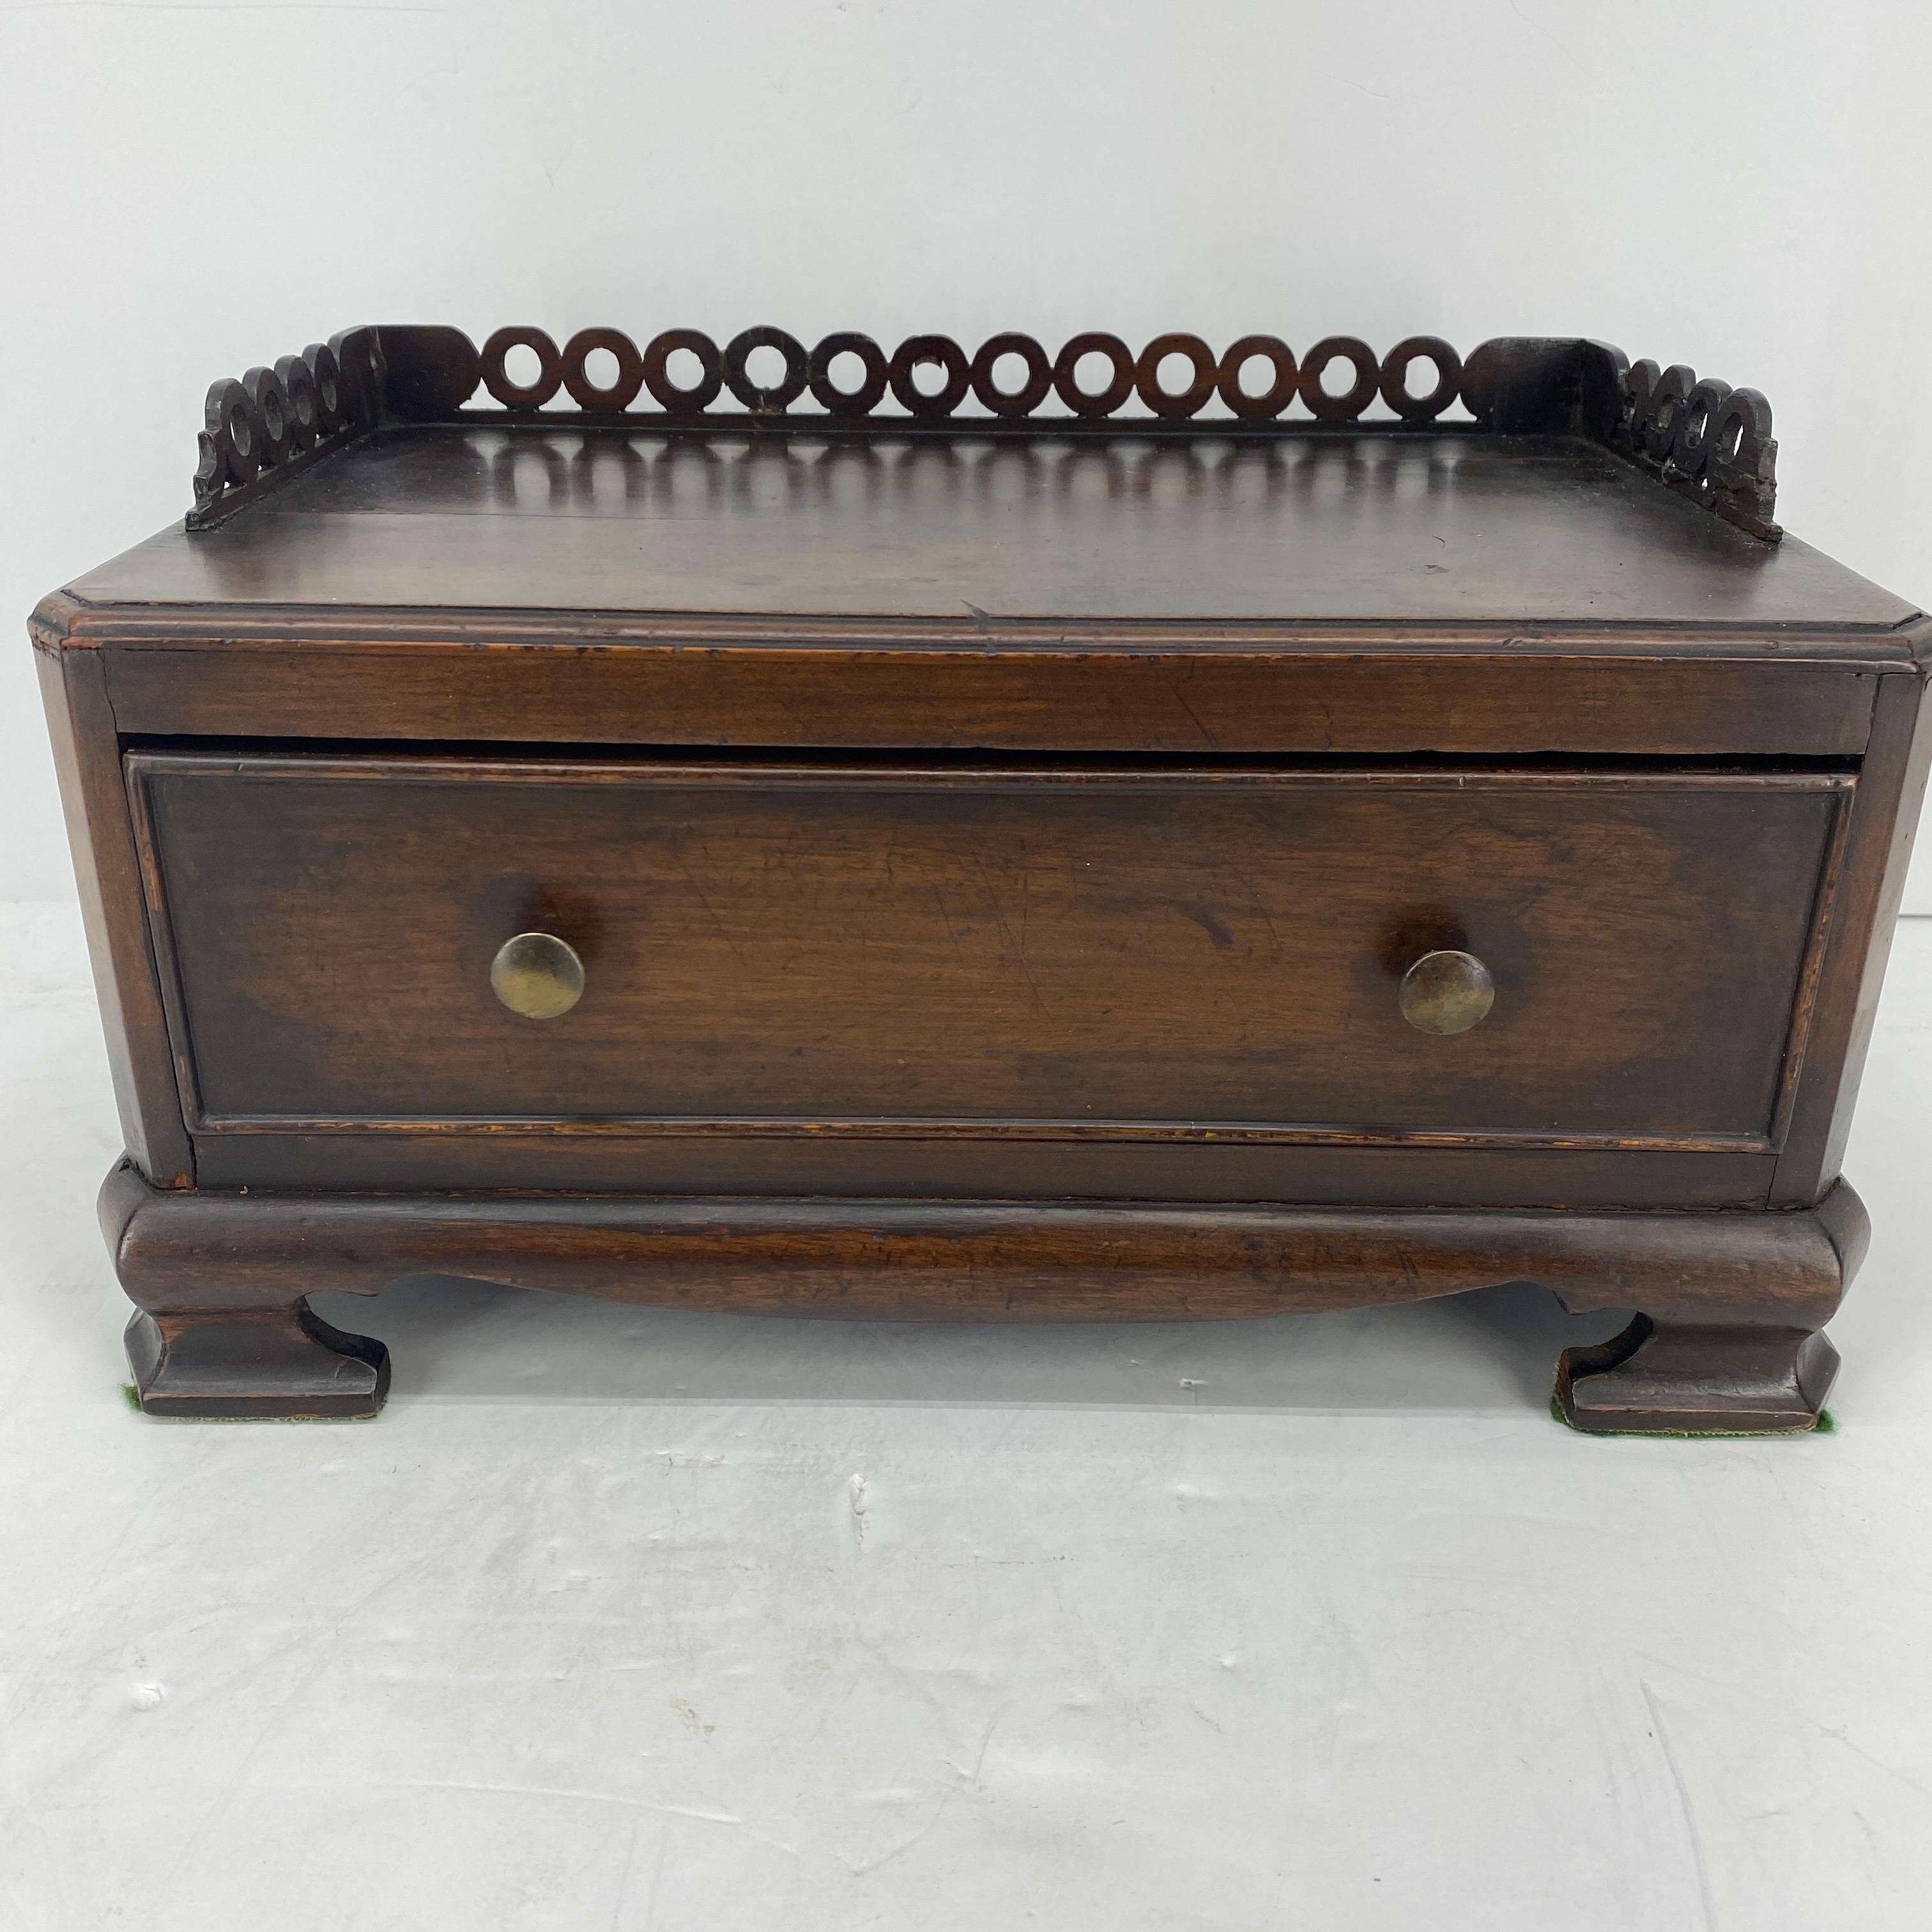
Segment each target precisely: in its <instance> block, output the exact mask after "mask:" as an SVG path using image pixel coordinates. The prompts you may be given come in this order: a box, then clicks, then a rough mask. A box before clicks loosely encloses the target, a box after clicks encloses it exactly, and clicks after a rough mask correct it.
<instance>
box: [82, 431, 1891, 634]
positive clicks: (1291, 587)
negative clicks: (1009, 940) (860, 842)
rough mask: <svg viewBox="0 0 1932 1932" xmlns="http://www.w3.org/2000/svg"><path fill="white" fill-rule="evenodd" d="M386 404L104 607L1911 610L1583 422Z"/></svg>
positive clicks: (1513, 614)
mask: <svg viewBox="0 0 1932 1932" xmlns="http://www.w3.org/2000/svg"><path fill="white" fill-rule="evenodd" d="M1121 432H1122V433H1121V434H1119V435H1118V436H1116V437H1109V438H1108V439H1107V440H1105V441H1097V440H1085V441H1082V440H1079V439H1076V438H1074V437H1054V436H1053V435H1052V434H1050V433H1044V432H1043V434H1040V435H1039V436H1037V437H1032V438H1029V439H1027V440H999V439H997V438H995V437H987V436H980V437H975V436H974V434H971V431H970V430H968V428H966V427H965V425H961V427H960V431H959V434H956V435H954V436H951V437H947V438H945V439H943V440H935V439H924V440H922V439H919V438H916V437H905V436H900V437H895V436H894V435H892V434H890V433H889V431H888V430H887V428H886V426H885V425H883V424H882V425H880V426H879V428H878V430H877V432H876V433H875V434H871V435H868V436H867V437H862V438H843V437H839V438H834V437H826V436H822V435H821V436H819V437H814V436H812V435H811V434H808V433H807V432H805V431H803V430H802V428H801V431H800V432H799V433H798V434H793V435H791V436H790V437H782V438H780V437H752V436H749V435H745V434H735V435H734V434H709V433H707V434H691V433H682V434H667V433H663V432H657V433H651V432H646V431H637V430H632V429H629V428H607V427H596V426H583V427H578V426H574V425H573V426H571V427H567V428H550V426H548V425H544V424H541V423H532V422H528V421H527V420H526V421H525V422H523V423H521V424H518V425H506V426H504V427H500V428H499V427H493V426H491V427H482V426H477V425H469V424H464V425H454V424H452V425H440V426H436V427H406V428H385V429H383V430H380V431H378V432H377V433H376V434H374V435H373V436H371V437H369V438H368V439H367V440H365V441H363V442H362V443H359V444H356V445H355V446H351V447H349V448H346V449H341V450H340V451H338V452H335V453H334V454H332V455H329V457H328V458H326V460H320V461H318V462H317V463H314V465H313V466H311V467H310V468H308V469H306V470H305V471H304V472H301V473H299V474H296V475H291V476H290V478H288V479H287V482H286V484H285V485H284V487H281V488H280V489H278V490H276V491H275V493H273V494H272V495H269V496H265V497H263V499H261V500H260V501H258V502H250V503H248V504H246V505H243V506H242V507H240V508H238V509H236V511H235V512H234V514H233V515H232V516H230V517H229V518H228V520H226V521H224V522H223V523H220V524H218V525H217V526H215V527H213V528H211V529H202V530H196V531H189V530H187V529H184V528H182V527H181V526H176V527H175V528H173V529H169V530H166V531H164V532H162V533H161V534H160V535H157V536H155V537H154V538H151V539H150V540H149V541H147V542H146V543H144V544H139V545H137V546H136V547H135V548H134V549H133V550H129V551H127V553H124V555H123V556H120V557H118V558H116V559H115V560H114V561H113V562H110V563H108V564H106V565H103V566H102V567H101V568H99V569H98V570H95V571H91V572H89V574H87V575H86V576H84V577H80V579H78V580H77V581H76V582H75V583H74V584H73V585H72V586H70V587H71V592H72V593H73V594H74V595H75V596H76V597H77V598H80V599H81V600H83V601H85V602H86V603H89V604H107V605H122V606H127V605H132V606H151V607H163V608H168V607H179V606H217V607H229V606H246V607H287V608H290V609H291V610H296V609H310V610H314V609H323V610H328V609H344V610H348V609H358V610H381V611H391V610H410V611H443V610H452V611H456V612H459V613H460V612H462V611H466V610H490V611H493V612H499V613H500V612H505V611H507V612H511V613H514V612H517V611H524V610H527V611H539V610H541V611H544V612H556V611H559V610H565V611H567V610H586V611H604V612H614V613H708V614H710V615H714V616H717V615H722V616H730V615H732V614H737V613H743V614H747V615H753V614H755V615H760V616H780V617H783V616H799V617H811V618H825V617H836V616H856V617H865V618H880V617H904V618H907V619H914V620H919V619H944V620H946V621H947V622H948V623H956V622H958V621H959V619H961V618H962V616H968V615H970V616H972V617H974V619H998V618H1014V619H1020V618H1027V619H1047V620H1049V621H1050V620H1053V619H1068V620H1088V619H1091V620H1097V621H1100V622H1109V621H1118V622H1135V621H1145V622H1185V621H1189V620H1208V621H1213V620H1219V619H1226V620H1232V621H1243V622H1269V621H1280V622H1290V623H1292V622H1309V623H1323V622H1359V623H1370V624H1373V623H1375V622H1379V621H1388V622H1400V623H1421V624H1427V623H1429V622H1446V623H1459V622H1487V623H1497V624H1504V625H1514V624H1521V625H1559V626H1561V625H1577V626H1580V627H1586V628H1592V629H1595V628H1599V627H1601V626H1603V625H1638V626H1643V625H1659V626H1669V627H1677V626H1686V625H1689V626H1695V625H1715V626H1723V627H1727V628H1728V627H1733V626H1739V625H1742V626H1748V627H1752V628H1757V627H1766V628H1777V627H1792V628H1820V627H1827V628H1829V627H1835V626H1850V627H1855V628H1866V629H1869V628H1889V627H1891V626H1893V625H1897V624H1900V623H1901V622H1905V621H1906V620H1907V619H1909V618H1911V617H1912V616H1913V615H1914V614H1915V607H1914V606H1913V605H1912V604H1909V603H1908V602H1906V601H1904V600H1903V599H1901V598H1897V597H1894V596H1893V595H1891V594H1890V593H1888V592H1885V591H1884V590H1882V589H1879V587H1878V586H1876V585H1875V584H1873V583H1870V582H1869V581H1868V580H1867V579H1865V578H1864V577H1860V576H1858V575H1857V574H1855V573H1854V572H1852V571H1849V570H1847V569H1846V568H1843V567H1842V566H1841V565H1838V564H1836V563H1835V562H1832V560H1831V559H1829V558H1827V557H1826V556H1823V555H1821V554H1820V553H1819V552H1817V550H1813V549H1811V547H1809V546H1808V545H1806V544H1803V543H1801V542H1799V541H1796V539H1794V538H1786V540H1785V541H1783V542H1781V543H1777V544H1771V543H1766V542H1764V541H1760V540H1759V539H1757V538H1754V537H1753V536H1751V535H1748V534H1747V533H1746V532H1744V531H1742V530H1741V529H1736V528H1733V526H1731V525H1730V524H1729V523H1725V522H1724V521H1722V520H1720V519H1718V518H1716V517H1712V516H1710V515H1709V514H1706V512H1705V511H1703V509H1701V508H1700V507H1699V506H1698V505H1696V504H1694V503H1693V502H1689V501H1688V500H1686V499H1685V498H1683V497H1682V496H1679V495H1677V494H1676V493H1674V492H1673V491H1672V490H1670V489H1668V488H1667V487H1664V486H1663V485H1662V484H1660V483H1659V482H1658V481H1657V480H1656V479H1655V478H1653V477H1652V476H1649V475H1646V474H1644V473H1643V472H1642V471H1641V470H1640V469H1637V467H1635V466H1634V465H1632V464H1631V463H1628V462H1626V461H1625V460H1622V459H1621V458H1619V456H1617V455H1616V454H1614V453H1613V452H1611V451H1610V450H1609V449H1606V448H1605V447H1604V446H1602V445H1601V444H1600V443H1595V442H1592V441H1590V440H1586V439H1583V438H1581V437H1568V436H1501V435H1496V434H1489V433H1486V432H1484V431H1480V430H1467V429H1465V430H1444V431H1441V432H1439V433H1432V434H1417V433H1415V431H1403V432H1400V433H1398V432H1394V431H1389V430H1387V429H1380V430H1379V429H1378V428H1377V427H1376V425H1373V423H1370V424H1364V425H1359V426H1357V427H1356V428H1352V429H1350V430H1347V431H1317V432H1314V433H1304V434H1283V435H1280V436H1278V437H1268V438H1265V439H1254V440H1243V439H1241V438H1238V437H1232V436H1226V435H1217V434H1215V433H1214V431H1211V429H1209V428H1207V427H1205V425H1204V426H1203V428H1202V431H1201V432H1200V433H1199V434H1198V435H1190V436H1187V437H1184V438H1178V439H1177V438H1172V437H1169V438H1166V439H1160V438H1156V437H1135V436H1134V435H1133V434H1131V433H1130V431H1128V428H1127V425H1121Z"/></svg>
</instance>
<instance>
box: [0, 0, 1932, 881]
mask: <svg viewBox="0 0 1932 1932" xmlns="http://www.w3.org/2000/svg"><path fill="white" fill-rule="evenodd" d="M1928 71H1932V10H1927V9H1926V8H1925V7H1923V6H1922V5H1914V4H1912V0H1866V4H1850V0H1836V4H1833V5H1829V6H1828V5H1823V4H1817V5H1791V4H1779V0H1704V4H1703V5H1700V6H1697V7H1685V6H1684V5H1682V4H1681V0H1642V4H1634V5H1607V4H1606V5H1595V6H1591V7H1583V6H1580V5H1575V4H1562V0H1460V4H1457V5H1447V6H1445V5H1442V4H1440V0H1382V4H1373V0H1353V4H1352V5H1349V6H1347V7H1341V6H1337V5H1334V0H1313V3H1312V4H1311V3H1310V0H1296V4H1286V0H1245V4H1238V0H1220V4H1214V0H1193V4H1159V3H1158V0H1086V4H1079V5H1076V4H1058V3H1057V0H809V4H806V0H736V4H732V5H713V6H709V7H706V6H701V5H691V4H690V0H684V4H682V5H667V4H663V0H598V4H584V5H576V6H572V5H550V6H545V7H534V6H527V5H526V6H518V5H511V4H505V0H473V4H467V5H465V4H455V5H448V6H440V5H434V4H422V5H394V6H392V5H382V4H377V0H371V4H368V5H356V4H353V0H350V4H347V5H321V4H299V0H287V4H275V0H270V4H266V5H262V4H238V5H223V4H221V0H208V3H207V4H202V5H179V4H164V0H132V4H130V0H117V4H113V5H106V4H94V0H70V4H61V3H60V0H55V4H52V5H44V4H23V0H0V124H4V126H5V128H6V129H7V141H6V145H5V163H4V169H5V172H4V175H0V268H4V272H5V280H4V282H0V377H4V380H0V450H4V452H5V460H4V463H0V607H6V608H10V609H11V610H13V611H14V612H15V613H17V614H18V615H20V616H24V615H25V613H26V611H27V610H29V609H30V608H31V606H32V604H34V601H36V599H37V597H38V596H39V595H40V594H41V593H42V592H44V591H46V590H47V589H50V588H51V587H52V586H55V585H56V584H58V583H62V582H63V581H64V580H66V579H67V578H68V577H71V576H72V575H74V574H76V573H77V572H78V571H80V570H82V569H83V568H86V567H87V566H88V565H91V564H92V563H94V562H97V561H98V560H99V559H101V557H102V556H104V555H105V554H107V553H109V552H110V551H113V550H118V549H120V548H121V547H124V546H125V545H127V544H129V543H131V542H133V541H136V540H137V539H138V538H141V537H142V536H145V535H147V534H148V532H150V531H151V530H153V529H156V528H157V527H159V526H160V525H161V524H163V523H166V522H167V521H168V520H170V519H171V518H172V517H176V516H178V514H180V512H181V510H182V509H183V508H184V507H185V505H186V504H187V500H188V497H189V487H188V477H189V474H190V469H191V467H192V463H193V446H194V431H195V429H196V426H197V423H198V419H199V413H200V407H201V398H202V393H203V392H204V390H205V388H206V386H207V384H208V382H209V381H210V380H211V379H212V378H213V377H216V376H220V375H226V374H235V373H237V372H239V371H241V370H242V369H243V368H245V367H247V366H248V365H251V364H253V363H255V362H263V361H267V360H272V359H273V358H274V357H275V356H278V355H281V354H285V353H289V352H290V351H293V350H298V349H299V348H300V347H302V344H304V343H305V342H308V341H313V340H314V339H316V338H317V337H320V336H322V335H326V334H328V333H329V332H330V331H332V330H333V329H337V328H338V327H341V326H345V325H347V324H348V323H354V322H363V321H377V322H380V321H386V320H393V321H442V320H446V321H450V322H454V323H458V324H459V325H460V326H463V327H465V328H466V329H469V331H470V332H471V333H472V335H475V336H476V337H478V338H479V339H480V338H481V335H484V334H485V333H487V332H488V331H489V330H490V329H491V328H492V327H493V326H496V324H498V323H502V322H507V321H518V322H525V321H527V322H535V323H541V324H543V325H544V326H547V327H548V328H550V329H551V330H552V331H553V332H556V333H558V334H559V335H561V334H562V333H563V332H568V331H569V330H571V329H574V328H576V327H577V326H581V325H583V324H586V323H613V324H616V325H617V326H621V327H623V328H625V329H627V330H628V331H629V332H631V333H632V334H634V335H637V337H639V338H642V337H643V336H646V335H649V334H651V333H652V332H655V330H657V329H660V328H662V327H666V326H671V325H673V324H688V325H691V326H697V327H701V328H703V329H708V330H709V331H711V332H713V333H714V334H719V335H722V334H725V333H729V332H732V331H734V330H736V329H738V328H740V327H742V326H745V325H746V324H748V323H752V322H761V321H772V322H777V323H781V324H783V325H784V326H787V327H788V328H790V329H793V331H794V332H796V333H797V334H799V335H802V336H803V337H805V338H806V339H807V340H811V339H812V338H814V336H815V335H817V334H818V333H819V332H822V331H825V330H829V329H833V328H859V329H865V330H867V331H868V332H871V333H872V334H874V335H877V336H878V337H880V338H882V339H885V340H889V341H890V340H896V339H897V338H898V336H899V335H901V334H903V333H906V332H910V331H911V330H913V329H916V328H926V329H945V330H947V331H948V332H953V333H956V334H957V335H960V336H962V337H965V338H977V337H979V336H982V335H985V334H986V333H989V332H992V330H994V329H1000V328H1018V329H1027V330H1029V331H1031V332H1035V333H1037V334H1038V335H1040V336H1042V337H1043V338H1046V339H1048V340H1052V339H1055V338H1058V337H1062V336H1064V335H1066V334H1067V333H1069V332H1071V331H1073V329H1077V328H1094V327H1106V328H1111V329H1118V330H1119V331H1120V332H1121V333H1123V334H1124V335H1127V337H1129V338H1130V339H1142V338H1145V337H1147V336H1148V335H1151V334H1153V333H1155V332H1157V331H1159V330H1161V329H1195V330H1198V331H1199V332H1202V334H1204V335H1208V337H1210V338H1213V339H1216V340H1217V341H1218V340H1224V339H1226V338H1229V337H1232V335H1235V334H1237V333H1239V332H1245V331H1247V330H1250V329H1268V330H1271V331H1274V332H1278V333H1280V334H1281V335H1284V336H1285V337H1286V338H1288V339H1289V341H1291V342H1292V343H1295V344H1298V345H1304V344H1306V343H1307V342H1308V341H1312V340H1313V339H1314V338H1316V337H1317V336H1319V335H1326V334H1328V333H1330V332H1337V331H1346V332H1352V333H1356V334H1360V335H1364V336H1366V337H1367V338H1369V339H1370V341H1373V342H1374V343H1376V344H1377V345H1378V346H1379V347H1386V346H1387V345H1388V344H1389V343H1390V342H1391V341H1394V340H1395V339H1396V338H1397V337H1400V336H1402V335H1409V334H1411V333H1413V332H1430V333H1434V334H1439V335H1445V336H1447V337H1448V338H1449V339H1450V340H1451V341H1453V342H1455V343H1457V344H1458V345H1459V346H1463V347H1468V346H1469V345H1471V344H1474V343H1475V342H1477V341H1480V340H1481V339H1482V338H1484V337H1485V336H1487V335H1497V334H1505V333H1508V334H1517V333H1522V334H1533V335H1535V334H1549V335H1559V334H1579V333H1581V334H1589V335H1597V336H1601V337H1604V338H1608V339H1609V340H1610V341H1614V342H1616V343H1618V344H1619V345H1620V346H1622V347H1623V348H1624V349H1625V350H1627V351H1628V353H1630V354H1631V355H1632V356H1645V355H1654V356H1658V358H1660V359H1661V360H1663V361H1665V362H1670V361H1673V360H1676V361H1682V362H1690V363H1691V364H1693V365H1694V366H1696V367H1697V368H1700V369H1708V370H1709V371H1710V372H1711V373H1712V374H1716V375H1719V376H1721V377H1724V378H1725V379H1727V380H1730V381H1732V382H1736V383H1751V384H1754V386H1757V387H1758V388H1760V389H1763V391H1764V392H1766V394H1767V395H1769V397H1770V398H1771V399H1772V405H1773V407H1774V410H1775V413H1776V416H1777V422H1778V436H1779V441H1780V444H1781V463H1780V468H1781V488H1780V496H1779V508H1780V513H1781V517H1782V519H1783V520H1784V521H1785V523H1787V525H1788V526H1790V527H1791V528H1792V529H1794V530H1795V531H1796V532H1798V533H1799V534H1800V535H1803V536H1805V538H1808V539H1809V540H1811V541H1814V542H1815V543H1817V544H1821V545H1823V547H1826V548H1827V549H1829V550H1833V551H1835V552H1836V553H1838V555H1840V556H1842V557H1843V558H1845V559H1846V560H1847V561H1849V562H1851V563H1852V564H1853V565H1855V566H1856V567H1857V568H1859V569H1861V570H1863V571H1865V572H1867V574H1870V575H1871V576H1873V577H1876V578H1878V579H1879V580H1882V582H1884V583H1886V584H1887V585H1888V586H1889V587H1891V588H1892V589H1895V590H1897V591H1900V592H1903V593H1904V594H1905V595H1909V596H1910V597H1912V598H1915V599H1917V600H1918V601H1920V602H1921V603H1932V556H1928V554H1927V549H1926V547H1925V544H1924V541H1923V537H1922V533H1923V532H1924V530H1925V529H1926V528H1927V525H1928V523H1932V460H1928V458H1932V451H1928V448H1927V446H1928V444H1932V332H1928V331H1927V327H1926V323H1925V317H1926V315H1927V312H1928V309H1932V250H1928V248H1927V239H1928V215H1927V210H1928V208H1932V144H1928V143H1927V142H1926V141H1925V140H1924V139H1923V138H1922V136H1921V133H1920V132H1919V130H1918V118H1919V115H1920V113H1921V108H1922V97H1923V86H1924V77H1925V75H1926V74H1927V72H1928ZM16 636H17V637H19V633H18V632H17V633H16ZM0 666H4V670H0V707H4V709H0V812H4V814H5V823H7V826H9V828H10V836H9V837H8V838H7V839H6V840H5V842H4V844H0V897H26V898H63V897H67V896H68V895H71V892H72V889H73V886H72V881H71V875H70V874H69V871H68V860H67V856H66V851H65V844H64V841H63V840H62V835H61V832H60V829H59V824H58V811H57V807H56V805H55V799H54V793H53V785H52V775H51V771H50V769H49V762H48V758H47V754H46V748H45V744H44V742H43V730H42V726H41V722H40V713H39V706H38V702H37V698H36V697H35V695H34V689H33V679H32V675H31V663H30V656H29V652H28V649H27V646H26V643H25V642H24V640H21V641H19V642H17V643H16V645H15V646H13V648H12V649H9V650H7V652H5V653H4V654H0ZM1915 901H1916V904H1917V906H1918V908H1919V909H1921V910H1927V911H1932V865H1927V863H1925V862H1921V866H1920V868H1919V875H1918V884H1917V889H1916V893H1915Z"/></svg>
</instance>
